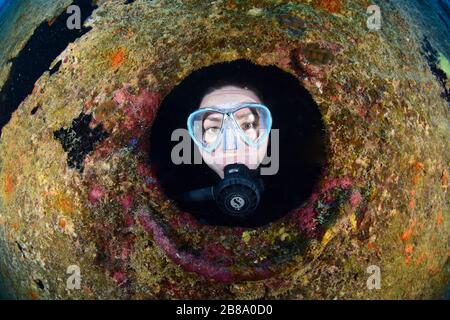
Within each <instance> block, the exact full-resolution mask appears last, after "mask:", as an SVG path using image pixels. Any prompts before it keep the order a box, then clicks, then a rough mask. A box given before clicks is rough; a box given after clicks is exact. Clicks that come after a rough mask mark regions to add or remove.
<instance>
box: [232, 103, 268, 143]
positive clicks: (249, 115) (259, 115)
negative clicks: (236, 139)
mask: <svg viewBox="0 0 450 320" xmlns="http://www.w3.org/2000/svg"><path fill="white" fill-rule="evenodd" d="M234 118H235V120H236V123H237V124H238V125H239V128H240V129H241V132H242V133H243V134H244V136H245V138H246V140H247V141H248V142H250V143H252V144H258V143H261V142H262V141H263V140H264V139H265V138H266V137H267V135H268V133H269V131H270V126H271V124H270V114H269V113H268V111H267V110H266V109H264V108H262V107H257V106H247V107H244V108H241V109H239V110H237V111H236V112H235V113H234Z"/></svg>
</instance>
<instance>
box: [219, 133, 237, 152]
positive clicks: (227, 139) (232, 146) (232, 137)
mask: <svg viewBox="0 0 450 320" xmlns="http://www.w3.org/2000/svg"><path fill="white" fill-rule="evenodd" d="M237 143H238V142H237V136H236V133H235V132H234V130H233V129H231V128H226V129H225V130H224V132H223V149H224V151H228V150H230V151H236V150H237Z"/></svg>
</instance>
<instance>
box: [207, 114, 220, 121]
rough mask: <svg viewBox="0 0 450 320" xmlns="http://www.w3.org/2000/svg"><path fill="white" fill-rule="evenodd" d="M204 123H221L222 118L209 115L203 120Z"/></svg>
mask: <svg viewBox="0 0 450 320" xmlns="http://www.w3.org/2000/svg"><path fill="white" fill-rule="evenodd" d="M205 121H211V122H222V117H220V116H211V115H209V116H207V117H206V118H205Z"/></svg>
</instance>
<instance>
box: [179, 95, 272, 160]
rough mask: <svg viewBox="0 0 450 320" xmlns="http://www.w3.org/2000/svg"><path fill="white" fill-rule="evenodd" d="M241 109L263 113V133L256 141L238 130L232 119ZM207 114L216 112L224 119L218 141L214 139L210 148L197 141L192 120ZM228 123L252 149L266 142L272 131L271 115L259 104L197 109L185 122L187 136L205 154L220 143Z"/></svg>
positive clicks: (237, 125)
mask: <svg viewBox="0 0 450 320" xmlns="http://www.w3.org/2000/svg"><path fill="white" fill-rule="evenodd" d="M243 108H253V109H255V108H256V109H260V110H261V112H262V113H264V115H265V117H264V118H265V121H264V128H265V131H264V132H263V134H262V135H261V136H259V137H258V139H257V140H256V141H252V140H251V139H250V138H249V137H248V136H247V135H246V134H245V133H244V132H243V131H242V129H241V128H240V126H239V124H238V123H237V121H236V119H235V118H234V113H235V112H236V111H238V110H240V109H243ZM207 112H217V113H221V114H223V115H224V119H223V123H222V127H221V128H220V132H219V137H218V139H216V141H215V142H214V143H213V144H211V145H210V146H207V145H205V144H203V143H202V142H201V141H198V139H197V137H196V135H195V129H196V128H195V127H196V124H194V122H195V121H194V119H195V118H196V117H197V116H198V115H199V114H202V113H207ZM228 119H231V120H232V121H229V120H228ZM228 123H231V124H232V128H233V129H234V131H235V132H237V133H238V135H239V137H240V138H241V139H242V140H243V141H244V142H245V143H246V144H247V145H249V146H251V147H254V148H258V147H259V146H260V145H261V144H262V143H264V142H265V141H266V139H267V138H268V137H269V134H270V130H271V129H272V115H271V113H270V110H269V108H267V107H266V106H265V105H263V104H260V103H241V104H238V105H237V106H234V107H231V108H227V109H220V108H217V107H209V108H202V109H198V110H196V111H194V112H193V113H191V114H190V115H189V117H188V120H187V127H188V130H189V135H190V136H191V138H192V140H193V141H194V143H195V144H196V145H197V146H198V147H199V148H200V149H201V150H204V151H206V152H209V153H211V152H213V151H214V150H215V149H216V148H217V147H218V146H219V145H220V143H221V142H222V137H223V131H224V130H225V128H227V127H228V126H229V124H228ZM197 129H199V128H197Z"/></svg>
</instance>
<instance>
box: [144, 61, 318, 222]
mask: <svg viewBox="0 0 450 320" xmlns="http://www.w3.org/2000/svg"><path fill="white" fill-rule="evenodd" d="M175 132H182V135H181V134H180V135H178V133H177V134H175V135H174V133H175ZM149 136H150V150H149V161H150V162H151V166H152V168H153V169H154V170H155V172H156V177H157V179H158V181H159V183H160V186H161V188H162V190H163V192H164V194H165V195H166V196H167V197H168V198H169V199H171V200H173V201H174V204H175V205H176V206H177V208H178V209H179V210H180V211H184V212H186V213H189V214H191V215H192V216H194V217H195V218H196V220H197V221H198V222H199V223H201V224H207V225H214V226H239V227H246V228H247V227H248V228H255V227H259V226H264V225H267V224H268V223H270V222H272V221H275V220H276V219H279V218H281V217H283V216H284V215H285V214H287V213H288V212H290V211H291V210H292V209H295V208H298V206H300V205H301V204H302V203H303V202H304V201H305V200H306V199H307V198H308V197H309V196H310V195H311V192H312V188H313V186H314V185H315V183H316V182H317V181H318V179H319V177H320V175H321V172H322V169H323V166H324V160H325V152H324V151H325V148H324V146H325V130H324V126H323V123H322V117H321V114H320V111H319V110H318V108H317V105H316V104H315V102H314V100H313V99H312V97H311V95H310V94H309V93H308V91H307V90H306V89H305V88H304V87H303V86H301V84H300V83H299V82H298V79H296V78H295V77H294V76H292V75H291V74H289V73H286V72H284V71H282V70H280V69H278V68H276V67H274V66H265V67H262V66H258V65H255V64H253V63H251V62H249V61H247V60H237V61H233V62H227V63H220V64H215V65H211V66H208V67H204V68H202V69H199V70H196V71H194V72H192V73H191V74H190V75H188V76H187V77H186V78H185V79H183V81H181V82H180V83H179V84H177V85H176V86H175V87H173V88H172V89H171V91H170V92H169V93H168V94H167V95H166V96H165V98H164V99H163V101H162V103H161V105H160V108H159V110H158V114H157V116H156V119H155V121H154V123H153V125H152V128H151V129H150V135H149ZM180 137H182V138H183V141H182V142H181V143H180ZM185 141H186V142H189V143H184V142H185ZM187 144H189V146H187ZM174 150H175V151H174ZM173 155H175V157H176V158H177V159H178V160H180V159H181V160H180V161H178V160H177V161H174V157H173ZM185 159H189V160H186V161H185ZM192 160H194V161H192Z"/></svg>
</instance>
